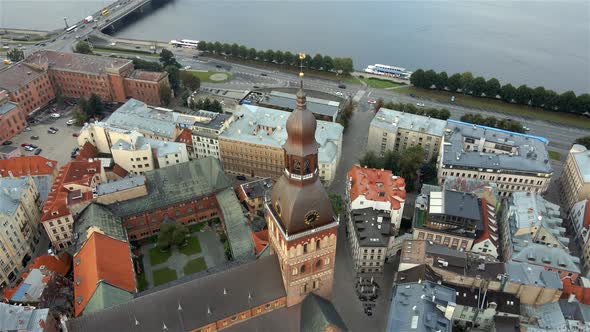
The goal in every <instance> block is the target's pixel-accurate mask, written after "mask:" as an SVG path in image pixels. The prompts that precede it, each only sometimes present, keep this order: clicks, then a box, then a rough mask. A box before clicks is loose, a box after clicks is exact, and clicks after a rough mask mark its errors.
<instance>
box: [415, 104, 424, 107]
mask: <svg viewBox="0 0 590 332" xmlns="http://www.w3.org/2000/svg"><path fill="white" fill-rule="evenodd" d="M416 106H418V107H424V103H416Z"/></svg>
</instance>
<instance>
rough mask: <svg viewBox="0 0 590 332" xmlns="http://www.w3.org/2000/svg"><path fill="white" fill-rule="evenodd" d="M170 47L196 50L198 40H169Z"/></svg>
mask: <svg viewBox="0 0 590 332" xmlns="http://www.w3.org/2000/svg"><path fill="white" fill-rule="evenodd" d="M170 45H172V46H174V47H184V48H195V49H196V48H197V46H198V45H199V41H198V40H190V39H181V40H180V41H178V40H171V41H170Z"/></svg>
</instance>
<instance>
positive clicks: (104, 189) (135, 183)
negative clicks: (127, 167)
mask: <svg viewBox="0 0 590 332" xmlns="http://www.w3.org/2000/svg"><path fill="white" fill-rule="evenodd" d="M144 185H145V176H143V175H135V176H130V177H126V178H122V179H118V180H113V181H109V182H104V183H100V184H99V185H97V186H96V193H97V194H98V196H101V195H106V194H112V193H114V192H117V191H122V190H127V189H131V188H136V187H141V186H144Z"/></svg>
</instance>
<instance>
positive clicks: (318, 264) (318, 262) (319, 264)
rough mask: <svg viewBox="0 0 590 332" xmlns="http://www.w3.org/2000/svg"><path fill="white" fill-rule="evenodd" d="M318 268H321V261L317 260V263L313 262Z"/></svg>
mask: <svg viewBox="0 0 590 332" xmlns="http://www.w3.org/2000/svg"><path fill="white" fill-rule="evenodd" d="M320 266H322V260H321V259H318V261H317V262H315V267H320Z"/></svg>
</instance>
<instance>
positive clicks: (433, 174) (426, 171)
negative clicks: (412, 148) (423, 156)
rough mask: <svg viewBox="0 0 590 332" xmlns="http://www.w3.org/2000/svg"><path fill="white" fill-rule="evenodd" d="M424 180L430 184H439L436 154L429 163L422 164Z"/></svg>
mask: <svg viewBox="0 0 590 332" xmlns="http://www.w3.org/2000/svg"><path fill="white" fill-rule="evenodd" d="M421 172H422V179H421V180H422V182H423V183H428V184H434V185H436V184H437V168H436V156H434V157H432V159H430V161H429V162H428V164H426V165H424V166H422V169H421Z"/></svg>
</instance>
